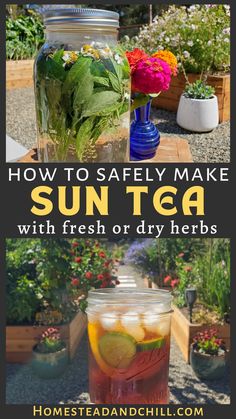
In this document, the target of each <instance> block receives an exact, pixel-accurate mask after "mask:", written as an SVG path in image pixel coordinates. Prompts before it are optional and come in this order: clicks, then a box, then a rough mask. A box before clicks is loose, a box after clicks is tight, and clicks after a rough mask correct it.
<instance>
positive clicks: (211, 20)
mask: <svg viewBox="0 0 236 419" xmlns="http://www.w3.org/2000/svg"><path fill="white" fill-rule="evenodd" d="M135 43H136V47H137V46H138V47H139V48H143V49H145V50H146V51H147V52H153V51H155V50H159V49H168V50H170V51H171V52H173V53H174V54H175V55H176V57H177V60H178V62H179V63H180V70H181V71H185V72H189V73H197V74H202V73H204V72H213V73H214V72H218V71H220V72H222V71H223V72H227V71H229V65H230V12H229V6H228V5H197V4H196V5H192V6H190V7H186V6H174V5H172V6H170V7H169V8H168V10H167V11H166V12H164V13H163V14H162V15H161V16H156V17H155V18H154V21H153V23H152V24H151V25H148V26H145V27H143V28H142V29H141V31H140V33H139V36H138V39H136V40H135ZM131 44H132V42H131Z"/></svg>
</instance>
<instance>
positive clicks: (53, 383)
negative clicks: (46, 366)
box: [6, 265, 230, 405]
mask: <svg viewBox="0 0 236 419" xmlns="http://www.w3.org/2000/svg"><path fill="white" fill-rule="evenodd" d="M118 275H119V276H120V277H121V280H122V279H123V282H126V281H128V282H129V284H132V283H133V279H132V278H134V279H135V282H136V284H137V287H143V280H142V279H141V277H140V276H139V275H138V274H137V273H136V272H135V271H134V270H133V268H132V267H130V266H127V265H121V266H120V268H119V271H118ZM121 282H122V281H121ZM87 345H88V342H87V336H86V335H85V336H84V338H83V339H82V341H81V343H80V346H79V348H78V351H77V354H76V356H75V358H74V360H73V362H72V363H71V364H70V365H69V367H68V369H67V371H66V372H65V374H64V375H63V376H62V377H60V378H57V379H51V380H42V379H40V378H38V377H36V376H34V375H33V373H32V370H31V368H30V366H29V365H19V364H8V365H7V386H6V403H7V404H31V405H32V404H85V403H89V394H88V350H87ZM169 387H170V403H172V404H229V403H230V388H229V375H228V373H227V375H226V376H225V377H224V378H223V379H221V380H218V381H201V380H199V379H198V378H197V377H196V376H195V374H194V372H193V370H192V368H191V366H190V365H188V364H186V362H185V361H184V359H183V357H182V354H181V352H180V350H179V348H178V346H177V345H176V343H175V341H174V339H172V342H171V354H170V374H169Z"/></svg>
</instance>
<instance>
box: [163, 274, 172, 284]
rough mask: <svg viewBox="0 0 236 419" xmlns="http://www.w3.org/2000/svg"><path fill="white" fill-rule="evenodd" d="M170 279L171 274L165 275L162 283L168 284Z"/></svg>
mask: <svg viewBox="0 0 236 419" xmlns="http://www.w3.org/2000/svg"><path fill="white" fill-rule="evenodd" d="M170 280H171V276H170V275H167V276H166V277H165V278H164V284H168V282H170Z"/></svg>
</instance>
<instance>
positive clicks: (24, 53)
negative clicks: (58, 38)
mask: <svg viewBox="0 0 236 419" xmlns="http://www.w3.org/2000/svg"><path fill="white" fill-rule="evenodd" d="M43 43H44V30H43V23H42V20H41V18H40V17H39V15H37V14H36V13H34V12H31V14H30V15H29V16H26V15H20V16H18V17H17V18H16V19H13V18H12V17H7V19H6V58H7V59H8V60H22V59H29V58H34V57H35V55H36V54H37V52H38V50H39V48H40V47H41V46H42V45H43Z"/></svg>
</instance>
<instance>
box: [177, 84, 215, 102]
mask: <svg viewBox="0 0 236 419" xmlns="http://www.w3.org/2000/svg"><path fill="white" fill-rule="evenodd" d="M214 93H215V89H214V88H213V87H212V86H208V85H207V84H205V83H204V82H203V81H202V80H196V81H195V83H189V84H187V85H186V87H185V91H184V96H185V97H187V98H190V99H211V98H212V97H213V95H214Z"/></svg>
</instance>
